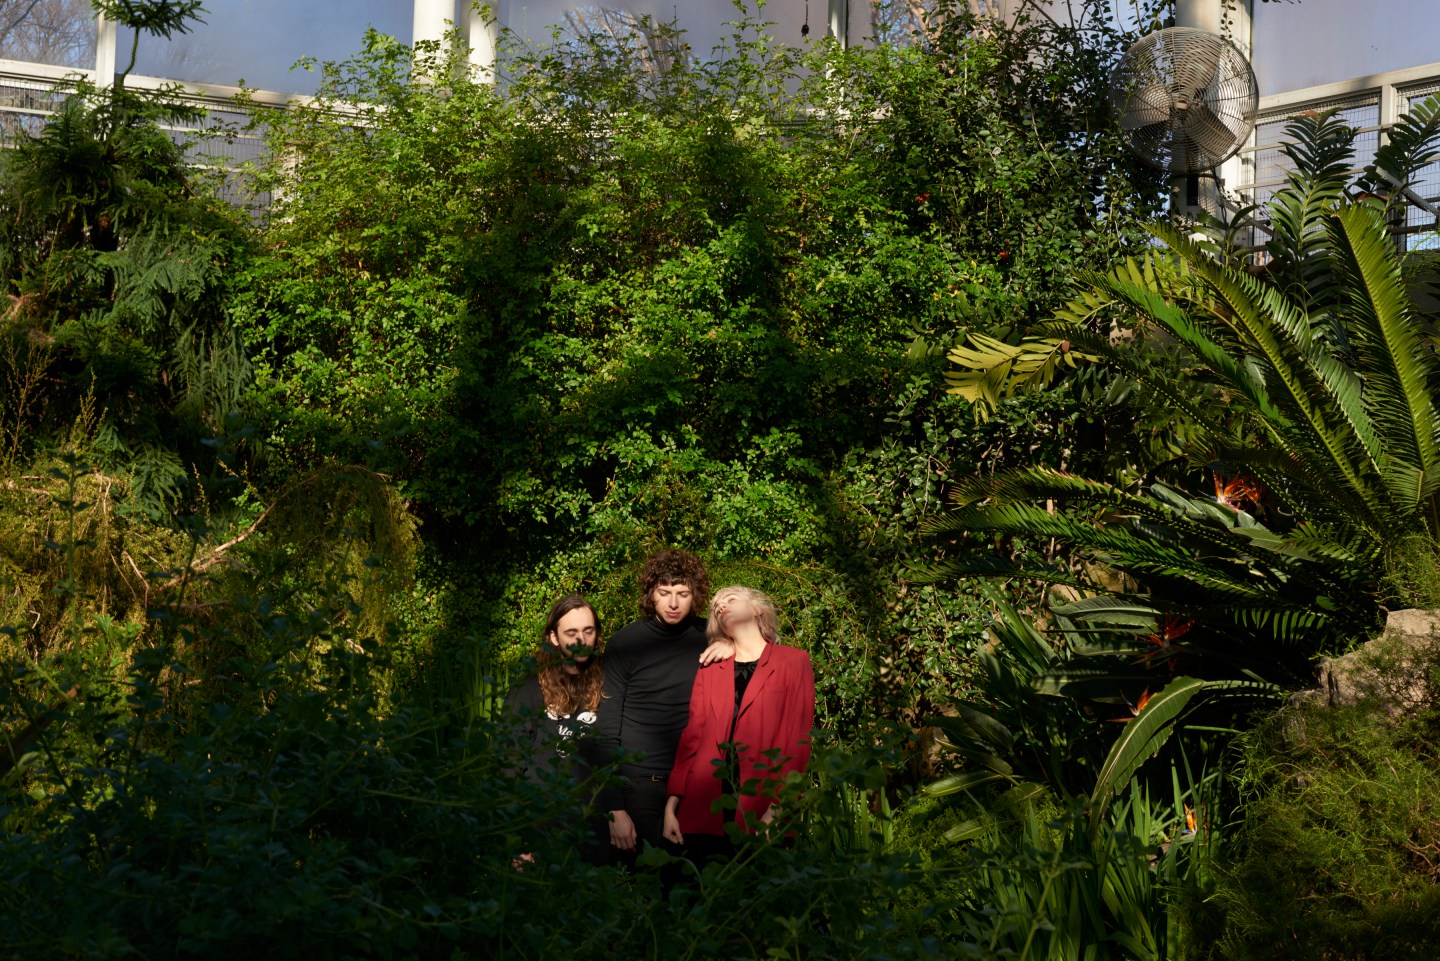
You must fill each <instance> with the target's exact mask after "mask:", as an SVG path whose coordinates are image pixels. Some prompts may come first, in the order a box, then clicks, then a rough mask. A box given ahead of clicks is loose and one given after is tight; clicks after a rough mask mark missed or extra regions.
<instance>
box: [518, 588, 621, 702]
mask: <svg viewBox="0 0 1440 961" xmlns="http://www.w3.org/2000/svg"><path fill="white" fill-rule="evenodd" d="M579 610H587V611H589V612H590V616H591V617H593V618H595V649H594V650H592V651H591V652H590V657H591V658H592V660H591V663H590V666H589V667H588V668H586V669H585V670H583V671H581V672H580V673H579V674H571V673H570V672H569V671H567V670H565V658H564V656H563V655H562V654H561V653H560V651H559V649H558V648H556V647H555V645H553V644H551V643H550V640H549V638H550V635H551V633H552V632H554V631H555V630H556V629H557V628H558V626H559V624H560V618H562V617H564V616H565V615H566V614H569V613H570V612H571V611H579ZM604 647H605V638H604V635H603V634H602V633H601V632H600V615H599V614H596V613H595V608H594V607H593V606H592V605H591V604H590V602H589V601H587V600H585V598H584V597H583V596H581V595H579V594H566V595H565V596H564V597H562V598H560V600H558V601H556V602H555V603H554V605H553V606H552V607H551V608H550V616H549V617H547V618H545V630H543V631H541V632H540V652H539V653H538V654H536V655H535V661H536V663H538V664H539V665H540V672H539V676H540V696H541V698H543V699H544V701H545V707H546V709H547V710H549V711H550V712H551V713H553V714H556V715H558V716H560V717H565V716H567V715H570V714H576V713H578V712H580V711H593V710H595V708H596V707H598V706H599V705H600V687H601V684H602V683H604V680H605V675H604V671H603V665H602V664H601V661H600V652H601V650H603V649H604Z"/></svg>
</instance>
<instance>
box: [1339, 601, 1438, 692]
mask: <svg viewBox="0 0 1440 961" xmlns="http://www.w3.org/2000/svg"><path fill="white" fill-rule="evenodd" d="M1437 668H1440V611H1425V610H1405V611H1392V612H1390V615H1389V616H1388V617H1387V618H1386V619H1385V630H1384V631H1383V632H1382V633H1381V635H1380V636H1379V637H1377V638H1375V639H1374V640H1372V641H1367V642H1365V643H1364V644H1362V645H1360V646H1359V647H1358V648H1356V649H1355V650H1353V651H1351V652H1350V653H1349V654H1346V655H1344V656H1343V657H1333V658H1326V659H1325V660H1324V661H1323V662H1322V663H1321V665H1320V691H1318V692H1316V693H1319V694H1323V695H1324V696H1326V698H1327V700H1328V702H1329V704H1330V705H1331V706H1332V707H1345V706H1350V705H1354V704H1360V703H1362V702H1366V701H1371V702H1374V703H1376V704H1377V705H1378V706H1381V707H1383V708H1384V709H1385V710H1387V711H1388V712H1390V713H1391V714H1410V713H1414V712H1415V711H1418V710H1420V709H1422V708H1424V707H1427V706H1429V705H1430V704H1431V703H1433V702H1434V699H1435V694H1436V690H1435V687H1436V684H1435V681H1436V679H1437V678H1436V676H1435V675H1436V671H1437Z"/></svg>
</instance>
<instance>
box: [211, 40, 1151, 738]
mask: <svg viewBox="0 0 1440 961" xmlns="http://www.w3.org/2000/svg"><path fill="white" fill-rule="evenodd" d="M767 30H768V28H767V27H766V26H765V25H764V24H759V23H755V22H753V21H751V20H749V19H742V21H741V23H740V24H739V25H738V26H737V32H736V35H735V37H734V38H733V40H732V41H731V43H730V48H731V56H730V57H729V59H724V60H717V61H713V62H712V61H704V60H689V61H681V60H676V61H675V62H673V63H669V64H668V65H666V66H664V67H663V69H661V68H660V67H659V66H657V67H656V68H655V69H653V70H647V71H644V72H640V73H636V72H633V71H631V70H630V69H629V67H630V64H629V63H628V61H626V60H624V59H623V58H620V57H619V54H618V53H617V50H619V49H623V48H624V45H621V46H620V47H616V46H615V44H614V43H613V42H612V41H605V40H604V39H597V38H592V39H593V42H591V41H590V40H582V41H580V42H578V43H576V44H574V45H571V46H568V47H567V46H559V47H553V48H546V49H542V50H538V51H511V52H510V53H509V55H508V56H507V57H506V58H504V59H503V60H502V68H503V72H504V73H505V74H506V82H505V83H503V84H499V85H496V86H490V85H486V84H477V83H474V82H472V81H471V80H470V79H468V75H466V74H465V73H464V71H459V72H458V73H456V74H455V76H454V78H453V80H451V81H449V82H447V83H446V85H445V86H444V87H443V89H441V88H438V87H436V86H435V85H430V84H412V83H410V82H408V81H409V77H410V76H411V72H412V69H414V70H420V71H422V72H425V73H426V75H427V76H438V75H440V74H442V73H444V74H445V75H446V76H450V73H449V71H450V68H451V66H452V65H446V64H439V63H434V62H431V61H427V60H426V59H425V57H424V56H422V58H421V62H420V63H419V65H418V66H414V65H413V64H412V60H411V56H412V53H411V51H410V50H408V48H403V47H400V46H398V45H395V44H394V43H393V42H391V41H390V40H388V39H387V38H383V37H379V36H374V37H372V38H370V41H369V44H368V47H367V49H366V50H365V52H364V53H363V54H362V55H360V56H359V57H357V58H356V59H355V60H353V61H351V62H348V63H342V64H329V65H326V66H325V67H324V71H325V82H324V84H323V86H322V90H321V93H320V96H319V98H318V99H317V100H316V101H314V102H313V103H312V104H311V105H309V106H305V107H297V108H296V109H295V110H293V111H287V112H285V113H283V114H278V113H269V112H267V113H266V114H265V122H266V124H267V126H268V134H269V136H270V138H271V142H272V143H273V144H274V145H275V148H276V149H275V150H274V152H273V155H272V162H271V163H270V164H269V165H267V166H266V167H265V168H264V169H262V170H259V171H257V172H256V176H257V183H258V185H259V186H260V187H261V188H262V189H268V190H272V191H273V192H274V194H275V196H276V197H277V198H279V199H278V201H277V204H276V207H275V209H274V211H273V214H274V216H273V217H272V219H271V220H270V221H269V223H268V225H267V227H266V232H265V238H264V239H265V245H266V256H264V257H263V258H261V259H258V260H257V261H255V262H254V263H253V264H252V266H251V267H250V268H249V270H248V271H247V272H246V274H245V276H244V290H243V292H241V293H240V294H239V295H238V297H237V298H236V299H235V301H234V302H233V304H232V314H233V316H235V317H236V319H237V322H238V323H240V324H241V326H242V327H243V329H244V330H245V336H246V340H247V345H248V348H249V350H250V351H251V354H252V356H253V357H254V358H255V362H256V365H257V368H256V369H257V378H258V379H257V385H256V388H255V390H254V391H253V392H252V394H251V395H250V396H251V400H252V402H253V403H254V404H255V405H256V408H257V409H258V410H261V411H263V412H264V417H265V419H266V420H267V422H268V423H270V424H272V425H273V429H272V432H271V434H270V436H269V437H268V438H267V441H268V451H269V454H270V456H271V457H272V458H273V459H272V460H271V462H270V464H271V468H272V469H273V470H274V471H276V472H277V473H283V472H284V471H287V470H289V469H290V465H293V464H309V463H312V462H313V461H314V460H315V459H316V458H323V457H331V458H335V459H337V460H339V461H341V462H347V463H365V464H368V465H369V466H370V467H372V468H373V469H376V470H379V471H382V472H384V473H387V474H389V475H391V476H393V477H394V478H395V480H396V483H397V485H398V486H399V488H400V490H401V491H402V492H403V494H404V496H405V497H407V498H408V499H409V500H410V502H411V504H412V505H413V508H414V510H415V512H416V514H417V516H419V517H420V518H421V520H422V522H423V525H424V526H423V527H422V530H424V531H426V537H427V541H428V543H429V546H430V547H431V548H432V549H433V550H434V551H435V552H436V553H435V555H434V556H433V557H432V558H430V559H429V560H427V561H426V562H425V566H422V579H421V583H420V585H419V586H418V587H417V596H416V597H415V598H414V601H413V607H414V611H415V614H414V620H412V621H411V624H412V626H413V629H414V633H415V634H416V635H421V634H424V635H429V636H432V637H433V636H436V635H438V636H439V637H440V638H442V639H444V640H445V643H444V644H442V645H441V648H440V649H438V650H437V651H436V652H435V661H434V665H435V672H434V673H435V674H437V675H439V676H442V677H446V678H451V677H464V676H465V674H466V672H467V671H470V672H473V674H474V676H472V677H471V678H470V680H469V681H468V682H466V683H468V684H469V685H471V687H472V689H474V688H483V687H484V685H485V684H486V683H487V682H486V681H485V678H486V677H487V676H493V675H495V673H496V671H501V670H502V669H503V663H504V662H505V661H506V660H507V659H510V658H512V657H513V656H514V654H515V653H518V652H520V651H523V650H527V649H528V648H529V646H530V645H531V644H532V643H533V637H532V629H533V625H534V624H535V621H536V620H537V619H538V616H539V612H542V611H543V609H544V607H545V606H546V605H548V603H549V601H550V600H551V599H553V597H554V596H555V595H556V594H558V593H563V592H565V591H568V590H577V589H578V590H584V591H586V592H587V593H591V594H593V595H595V596H596V597H597V598H598V599H599V600H600V602H601V604H602V605H603V607H602V611H601V613H602V615H603V616H604V618H605V620H606V621H607V622H608V623H610V624H611V625H616V626H618V625H619V624H621V623H624V622H625V621H626V620H628V619H630V617H632V616H633V598H632V597H630V596H629V595H630V593H631V591H632V590H633V588H631V587H630V583H631V582H632V578H633V573H634V571H635V570H636V569H637V567H638V565H639V563H640V561H641V559H642V558H643V556H644V555H645V553H647V552H648V551H650V550H653V549H654V548H656V547H659V546H661V545H678V546H682V547H686V548H689V549H692V550H695V551H697V552H699V553H700V554H702V555H703V556H704V557H706V558H707V560H710V561H711V562H713V563H714V564H715V565H716V567H717V570H718V571H719V572H720V574H721V576H723V577H732V578H743V579H747V580H749V581H753V582H756V583H757V584H760V585H761V586H764V587H765V588H766V589H768V590H772V591H773V592H775V593H776V595H777V599H778V600H779V601H780V602H781V605H782V607H783V608H785V609H786V610H787V611H789V612H791V622H790V623H791V625H792V626H793V627H794V629H795V631H796V634H795V636H796V637H797V638H798V640H799V641H800V642H801V643H802V644H804V645H805V646H807V647H809V648H811V649H812V651H814V652H815V653H816V655H817V660H819V661H820V662H822V664H823V667H822V670H821V676H822V678H823V679H824V680H823V681H822V684H823V686H824V690H822V702H821V703H822V713H823V714H824V716H825V717H826V719H827V721H834V722H835V723H838V724H841V725H853V724H854V723H856V721H857V719H858V717H859V716H860V711H861V707H862V705H864V704H866V703H867V701H869V699H871V698H874V697H876V696H880V697H883V698H886V699H888V700H889V701H890V703H891V705H892V709H893V710H895V711H897V712H901V713H904V714H907V715H908V716H911V717H919V716H921V715H923V714H926V713H929V712H930V711H931V710H933V709H934V707H935V705H937V704H939V703H941V702H943V701H944V700H945V699H946V697H947V696H948V694H949V693H951V692H952V691H953V690H954V689H955V688H956V687H957V686H959V685H961V684H963V682H964V678H965V677H966V676H967V675H968V673H969V672H968V669H967V668H966V665H965V652H966V651H967V650H968V649H969V647H970V646H971V645H972V644H973V642H974V640H975V639H976V638H978V636H979V634H980V630H981V622H980V620H979V618H978V616H977V615H978V613H979V605H978V603H977V601H976V600H975V599H974V598H973V597H970V596H965V595H961V596H955V595H954V593H953V592H944V591H936V590H934V589H931V588H923V587H916V586H914V585H911V584H909V583H907V582H906V581H907V578H906V575H905V571H906V564H907V562H909V561H910V560H912V558H913V552H914V551H915V546H914V545H913V544H912V543H911V540H910V537H909V531H910V530H911V529H913V526H914V524H915V523H917V522H919V521H920V520H923V519H924V518H925V517H927V516H929V515H930V514H932V513H934V511H935V510H936V509H937V508H938V507H939V505H940V502H941V493H942V484H943V483H944V482H945V480H946V478H947V477H950V476H956V475H961V474H964V473H967V472H969V471H970V470H971V469H973V465H974V464H975V463H976V462H977V461H978V460H979V459H980V457H981V456H982V452H984V451H987V449H988V451H990V455H989V456H993V457H995V458H996V459H1003V458H1008V457H1014V458H1017V459H1019V458H1026V457H1034V456H1036V455H1035V451H1037V450H1043V455H1042V456H1044V457H1051V456H1057V457H1058V456H1061V454H1060V452H1061V451H1062V450H1063V449H1064V448H1065V447H1066V442H1065V440H1064V438H1061V437H1058V436H1056V434H1057V429H1056V428H1055V427H1054V426H1052V425H1051V424H1050V423H1047V422H1046V418H1045V417H1035V418H1032V419H1030V420H1031V421H1032V422H1031V423H1025V422H1024V421H1025V420H1026V419H1025V418H1020V419H1017V421H1016V422H1014V423H1012V424H1010V425H1008V426H1010V427H1012V428H1014V429H1013V430H1012V431H1007V430H1005V429H1004V428H1003V427H1002V425H998V424H997V425H993V426H991V425H981V426H977V425H975V424H974V423H973V420H972V418H970V417H969V411H968V409H967V407H966V405H964V404H963V403H960V402H958V401H956V400H953V399H948V398H939V397H936V396H935V391H934V385H935V384H936V382H937V380H938V376H939V371H938V370H937V362H938V358H935V357H930V356H919V357H912V356H911V355H910V351H909V349H908V347H909V344H910V343H911V342H912V341H913V340H914V337H915V331H916V330H917V329H918V330H924V329H934V328H944V327H948V326H950V325H951V324H953V323H954V322H956V321H957V319H959V318H960V317H961V316H962V314H966V313H968V312H970V311H973V310H978V309H981V308H983V309H984V310H986V311H990V312H992V313H993V314H995V315H998V316H1001V317H1012V316H1018V317H1024V316H1028V315H1031V314H1034V313H1036V312H1038V311H1041V310H1044V309H1048V306H1050V305H1052V304H1054V303H1058V297H1059V291H1060V288H1061V287H1062V286H1063V285H1064V284H1065V283H1068V276H1069V273H1068V269H1065V268H1062V267H1061V266H1060V265H1061V264H1063V263H1065V262H1066V259H1067V258H1080V259H1081V260H1083V262H1085V263H1087V264H1090V265H1093V266H1097V267H1098V266H1101V265H1103V264H1105V263H1107V262H1108V260H1109V259H1110V258H1111V256H1112V255H1113V253H1114V252H1115V251H1116V250H1118V249H1120V248H1122V247H1124V246H1125V245H1126V244H1128V243H1131V242H1133V241H1134V240H1136V239H1137V238H1136V235H1135V234H1134V232H1133V231H1131V230H1130V229H1129V228H1128V226H1127V225H1128V224H1129V223H1131V220H1130V219H1129V218H1130V217H1131V216H1132V215H1133V213H1134V212H1136V211H1137V210H1145V209H1148V207H1147V201H1146V199H1145V198H1146V197H1147V196H1148V194H1146V192H1145V191H1147V190H1148V189H1149V188H1150V187H1151V186H1153V184H1152V183H1151V182H1150V180H1149V179H1147V175H1144V174H1142V173H1140V172H1139V171H1138V168H1136V167H1134V166H1132V165H1131V164H1130V163H1129V162H1128V161H1120V162H1118V163H1117V162H1116V161H1117V158H1119V157H1120V156H1121V154H1120V153H1119V152H1118V151H1119V148H1118V144H1117V143H1116V142H1114V140H1113V137H1111V136H1110V132H1109V128H1108V126H1106V125H1105V124H1104V123H1102V119H1101V118H1100V117H1099V115H1098V114H1091V113H1090V112H1088V111H1083V112H1080V113H1076V112H1074V111H1070V110H1068V109H1066V108H1064V107H1062V106H1061V104H1062V103H1072V104H1074V103H1082V104H1089V103H1095V102H1096V100H1095V99H1094V98H1087V97H1086V96H1083V95H1081V94H1080V93H1078V92H1077V91H1079V90H1081V89H1084V90H1092V89H1098V87H1096V86H1095V85H1097V84H1099V83H1101V82H1102V80H1101V78H1102V75H1103V73H1104V70H1103V66H1104V64H1103V59H1104V56H1105V54H1104V53H1095V52H1093V51H1092V52H1083V55H1081V54H1078V53H1077V50H1076V45H1077V44H1080V43H1081V38H1079V37H1078V36H1071V35H1068V34H1065V35H1061V34H1060V33H1055V32H1053V31H1050V30H1049V28H1048V27H1046V28H1043V29H1042V28H1041V27H1038V26H1034V27H1027V28H1026V31H1028V32H1022V33H1018V34H1014V35H1012V34H1010V33H1007V32H1005V31H1001V32H999V33H997V34H993V35H991V36H990V38H989V39H986V38H984V37H981V36H978V35H976V36H973V37H972V36H967V35H965V34H964V33H963V32H956V33H954V34H947V35H946V38H945V40H944V44H943V49H937V50H936V51H934V52H929V53H927V52H922V51H918V50H910V51H902V50H895V49H878V50H859V49H857V50H851V51H840V50H838V49H833V48H830V47H826V49H825V50H824V51H822V52H821V53H819V54H817V55H816V57H817V59H814V60H813V61H805V62H803V63H802V62H801V61H800V60H798V59H797V56H798V55H797V54H796V53H794V52H793V51H791V50H790V49H789V48H787V47H785V46H784V45H781V44H779V43H777V42H775V41H774V39H773V38H772V37H770V36H769V35H768V32H767ZM1042 41H1044V42H1042ZM1107 49H1108V48H1107ZM1022 50H1024V51H1026V52H1025V55H1024V56H1021V55H1020V51H1022ZM1035 51H1038V53H1036V56H1035V57H1034V58H1032V57H1031V52H1035ZM962 66H963V69H960V67H962ZM561 104H563V110H561V109H558V108H557V105H561ZM342 108H343V109H342ZM1107 123H1108V122H1107ZM1107 138H1108V139H1107ZM1057 139H1058V140H1059V141H1063V143H1064V145H1065V147H1064V149H1061V148H1058V147H1056V146H1055V144H1056V142H1057ZM1071 147H1073V148H1074V149H1071ZM1097 184H1099V185H1100V186H1099V188H1098V189H1099V193H1100V195H1101V196H1102V197H1103V200H1101V201H1099V202H1098V203H1097V201H1096V193H1095V190H1096V189H1097V188H1096V185H1097ZM997 237H999V238H1005V239H1004V241H1003V244H1002V247H1003V249H997V246H996V244H997V241H996V238H997ZM1002 255H1003V256H1002ZM987 316H990V314H987ZM1071 416H1072V415H1071V414H1070V412H1068V411H1067V412H1065V413H1063V414H1060V415H1058V417H1057V421H1058V423H1059V424H1060V425H1062V426H1061V428H1060V429H1062V430H1063V429H1064V427H1063V425H1065V424H1066V423H1068V422H1069V419H1070V418H1071ZM426 572H433V573H426ZM475 648H483V649H484V650H483V651H477V650H475ZM457 667H460V668H462V670H456V668H457ZM502 672H503V671H502ZM897 681H899V682H900V683H896V682H897Z"/></svg>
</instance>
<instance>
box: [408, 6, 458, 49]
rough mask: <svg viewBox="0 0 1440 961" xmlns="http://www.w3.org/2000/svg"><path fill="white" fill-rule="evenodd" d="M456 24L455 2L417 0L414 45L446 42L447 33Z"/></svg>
mask: <svg viewBox="0 0 1440 961" xmlns="http://www.w3.org/2000/svg"><path fill="white" fill-rule="evenodd" d="M454 22H455V0H415V19H414V29H413V30H412V31H411V34H412V40H413V42H414V43H420V42H422V41H425V40H436V41H438V40H444V39H445V31H446V30H448V29H450V24H452V23H454Z"/></svg>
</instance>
